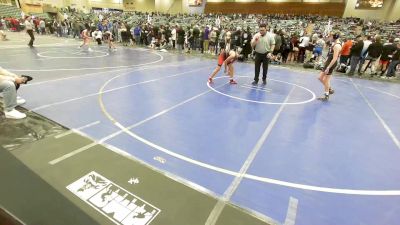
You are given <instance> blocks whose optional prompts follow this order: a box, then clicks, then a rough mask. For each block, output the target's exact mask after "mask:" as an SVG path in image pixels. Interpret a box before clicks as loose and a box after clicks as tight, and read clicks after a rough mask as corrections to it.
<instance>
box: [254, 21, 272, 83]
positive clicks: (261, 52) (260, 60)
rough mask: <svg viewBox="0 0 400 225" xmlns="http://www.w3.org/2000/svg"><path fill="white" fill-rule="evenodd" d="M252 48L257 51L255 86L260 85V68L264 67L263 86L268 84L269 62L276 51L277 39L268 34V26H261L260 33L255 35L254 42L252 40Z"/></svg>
mask: <svg viewBox="0 0 400 225" xmlns="http://www.w3.org/2000/svg"><path fill="white" fill-rule="evenodd" d="M251 47H252V48H253V49H255V53H256V59H255V74H254V81H253V83H252V84H253V85H257V84H258V78H259V76H260V66H261V64H262V65H263V77H262V80H263V85H266V84H267V72H268V62H269V59H270V58H271V57H272V52H273V51H274V49H275V38H274V37H273V36H272V35H270V34H267V25H266V24H261V25H260V32H258V33H257V34H256V35H254V37H253V40H251Z"/></svg>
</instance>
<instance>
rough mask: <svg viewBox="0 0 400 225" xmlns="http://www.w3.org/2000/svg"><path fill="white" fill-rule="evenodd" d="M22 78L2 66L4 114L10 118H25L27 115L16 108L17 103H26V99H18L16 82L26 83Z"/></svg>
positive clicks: (0, 86) (1, 87)
mask: <svg viewBox="0 0 400 225" xmlns="http://www.w3.org/2000/svg"><path fill="white" fill-rule="evenodd" d="M25 82H26V80H25V78H22V77H20V76H18V75H16V74H14V73H11V72H9V71H7V70H5V69H3V68H1V67H0V93H2V94H3V102H4V114H5V116H6V118H9V119H23V118H25V117H26V115H25V114H24V113H21V112H19V111H18V110H16V109H15V107H16V106H17V105H21V104H24V103H25V100H24V99H21V98H20V99H17V89H16V84H23V83H25Z"/></svg>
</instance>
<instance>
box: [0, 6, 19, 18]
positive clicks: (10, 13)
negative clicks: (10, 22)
mask: <svg viewBox="0 0 400 225" xmlns="http://www.w3.org/2000/svg"><path fill="white" fill-rule="evenodd" d="M0 15H1V16H5V17H16V18H20V17H21V9H19V8H17V7H15V6H12V5H2V4H0Z"/></svg>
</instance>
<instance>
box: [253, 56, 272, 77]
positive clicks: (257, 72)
mask: <svg viewBox="0 0 400 225" xmlns="http://www.w3.org/2000/svg"><path fill="white" fill-rule="evenodd" d="M267 54H268V53H264V54H261V53H258V52H256V59H255V74H254V81H256V82H258V78H259V76H260V67H261V64H262V66H263V77H262V79H263V80H266V79H267V73H268V62H269V59H268V58H267Z"/></svg>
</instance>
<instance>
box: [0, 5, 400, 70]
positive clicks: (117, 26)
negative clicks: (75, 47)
mask: <svg viewBox="0 0 400 225" xmlns="http://www.w3.org/2000/svg"><path fill="white" fill-rule="evenodd" d="M61 15H63V16H61V17H62V18H60V16H59V17H58V18H57V19H47V20H46V19H41V18H34V19H33V23H34V26H35V30H36V33H38V34H43V35H45V34H48V35H56V36H58V37H69V38H81V32H82V30H84V29H85V24H88V25H89V26H90V29H91V32H90V33H91V34H92V37H93V39H94V40H95V41H96V42H97V43H98V44H102V43H103V42H104V37H103V36H104V34H105V33H106V32H111V33H112V35H113V37H115V38H114V39H115V41H116V42H120V43H122V44H124V45H140V46H148V47H150V48H156V49H165V50H176V51H177V52H179V53H183V52H186V53H192V52H196V53H200V54H206V55H217V54H218V52H219V51H220V47H219V46H220V43H224V46H228V47H229V48H231V49H238V50H239V51H240V54H241V60H251V59H252V58H253V54H252V53H253V49H252V48H251V46H250V40H251V38H252V36H253V35H254V34H255V33H256V32H257V31H258V25H259V24H261V23H265V24H268V30H269V34H270V35H273V36H274V38H275V42H276V45H275V49H274V52H273V54H274V56H275V57H274V62H273V63H277V64H303V65H304V66H305V67H314V68H319V67H320V66H321V65H323V61H324V59H325V57H324V54H323V53H324V52H326V49H327V48H328V47H329V45H330V36H331V35H332V34H333V33H339V34H340V39H341V43H342V47H343V50H342V52H341V56H340V64H339V65H338V68H337V71H339V72H345V73H347V74H348V75H349V76H353V75H354V73H355V70H356V69H357V72H358V73H357V74H358V75H362V74H365V73H366V72H367V71H368V72H369V74H370V75H371V76H375V75H377V76H379V77H382V78H394V77H395V74H396V68H397V66H398V64H399V54H400V45H399V44H400V43H399V37H400V20H398V21H376V20H362V19H359V18H337V17H326V16H317V15H303V16H295V15H281V14H279V15H278V14H277V15H244V14H230V15H221V14H195V15H189V14H167V13H158V12H151V13H143V12H121V11H114V12H109V11H107V12H104V11H92V12H91V13H88V14H87V13H82V12H79V11H76V10H71V9H64V10H63V11H62V13H61ZM16 21H18V20H17V19H16V18H2V20H1V27H0V28H2V29H3V30H15V31H19V30H21V27H20V25H19V24H18V22H21V23H22V22H23V21H22V19H21V20H20V21H18V22H16Z"/></svg>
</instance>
